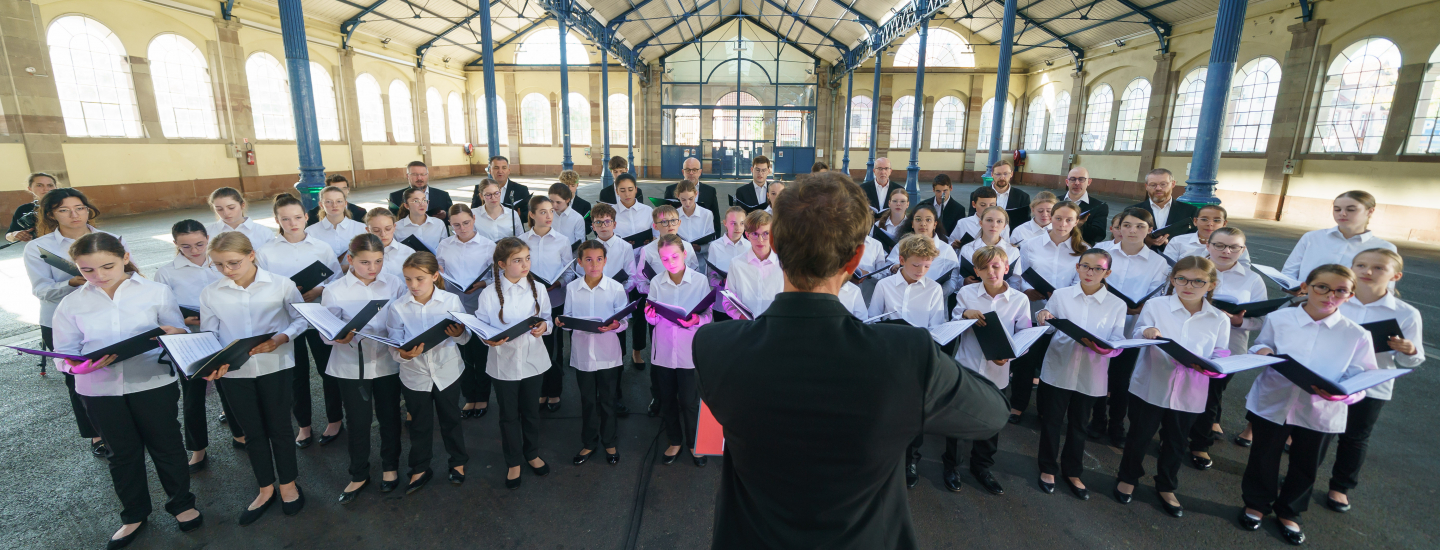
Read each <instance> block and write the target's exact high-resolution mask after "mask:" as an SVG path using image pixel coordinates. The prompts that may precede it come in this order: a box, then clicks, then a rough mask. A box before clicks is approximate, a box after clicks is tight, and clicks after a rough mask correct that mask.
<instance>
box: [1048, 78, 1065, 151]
mask: <svg viewBox="0 0 1440 550" xmlns="http://www.w3.org/2000/svg"><path fill="white" fill-rule="evenodd" d="M1054 113H1055V114H1054V116H1051V117H1050V132H1049V134H1047V135H1046V136H1045V150H1046V151H1060V150H1063V149H1065V126H1066V125H1068V124H1069V123H1070V92H1060V93H1058V94H1055V110H1054Z"/></svg>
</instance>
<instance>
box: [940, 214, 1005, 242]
mask: <svg viewBox="0 0 1440 550" xmlns="http://www.w3.org/2000/svg"><path fill="white" fill-rule="evenodd" d="M966 235H969V236H971V237H974V238H975V240H977V241H978V240H980V214H978V213H977V214H975V215H974V216H966V217H964V218H960V221H958V222H955V230H954V231H951V232H950V242H952V243H958V242H960V239H963V238H965V236H966ZM1000 240H1002V241H1005V242H1007V243H1008V242H1010V226H1009V225H1006V226H1005V229H1004V230H1003V231H1001V232H1000Z"/></svg>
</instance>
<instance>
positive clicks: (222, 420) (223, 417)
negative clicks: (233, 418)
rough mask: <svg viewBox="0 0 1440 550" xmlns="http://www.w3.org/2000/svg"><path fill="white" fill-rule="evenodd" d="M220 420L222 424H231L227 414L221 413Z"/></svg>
mask: <svg viewBox="0 0 1440 550" xmlns="http://www.w3.org/2000/svg"><path fill="white" fill-rule="evenodd" d="M219 420H220V423H221V424H229V423H230V419H229V418H226V417H225V413H220V418H219Z"/></svg>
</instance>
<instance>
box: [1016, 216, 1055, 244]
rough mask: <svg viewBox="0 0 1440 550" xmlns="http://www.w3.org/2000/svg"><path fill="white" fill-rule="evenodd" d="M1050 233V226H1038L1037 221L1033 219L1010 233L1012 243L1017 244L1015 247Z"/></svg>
mask: <svg viewBox="0 0 1440 550" xmlns="http://www.w3.org/2000/svg"><path fill="white" fill-rule="evenodd" d="M1049 231H1050V226H1048V225H1047V226H1044V227H1041V226H1039V225H1036V224H1035V220H1033V219H1032V220H1025V223H1022V224H1020V225H1019V226H1018V227H1016V228H1015V229H1012V230H1011V231H1010V242H1012V243H1015V246H1020V243H1023V242H1025V241H1028V240H1030V239H1031V238H1032V237H1036V236H1038V235H1043V234H1045V233H1047V232H1049Z"/></svg>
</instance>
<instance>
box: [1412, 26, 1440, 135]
mask: <svg viewBox="0 0 1440 550" xmlns="http://www.w3.org/2000/svg"><path fill="white" fill-rule="evenodd" d="M1405 152H1406V153H1409V154H1412V155H1433V154H1435V153H1440V47H1437V48H1435V51H1434V52H1431V54H1430V64H1429V65H1427V66H1426V67H1425V80H1424V82H1423V83H1421V84H1420V102H1419V103H1418V104H1416V105H1415V123H1414V124H1412V125H1411V126H1410V140H1409V143H1407V144H1406V145H1405Z"/></svg>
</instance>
